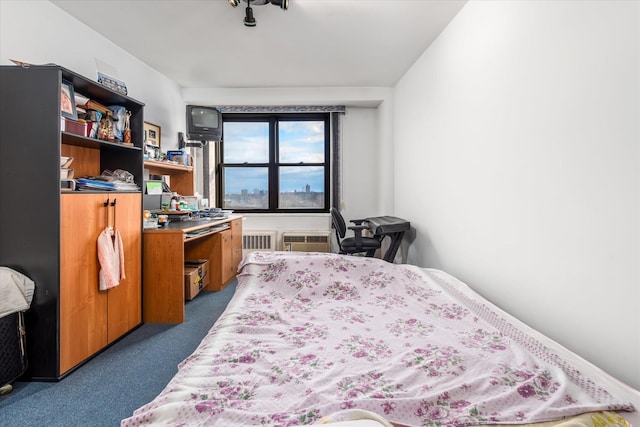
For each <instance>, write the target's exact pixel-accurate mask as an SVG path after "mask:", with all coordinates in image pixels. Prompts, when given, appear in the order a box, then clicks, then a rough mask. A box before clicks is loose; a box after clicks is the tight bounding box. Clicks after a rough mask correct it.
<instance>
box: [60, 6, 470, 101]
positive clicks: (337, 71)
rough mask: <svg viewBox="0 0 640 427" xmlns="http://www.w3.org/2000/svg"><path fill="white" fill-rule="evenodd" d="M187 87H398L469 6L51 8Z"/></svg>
mask: <svg viewBox="0 0 640 427" xmlns="http://www.w3.org/2000/svg"><path fill="white" fill-rule="evenodd" d="M52 3H53V4H55V5H57V6H58V7H60V8H61V9H63V10H64V11H66V12H67V13H68V14H70V15H72V16H74V17H75V18H76V19H78V20H79V21H81V22H83V23H85V24H86V25H88V26H89V27H91V28H93V29H94V30H95V31H97V32H98V33H100V34H102V35H103V36H104V37H106V38H107V39H109V40H111V41H112V42H113V43H115V44H116V45H118V46H119V47H121V48H122V49H124V50H125V51H127V52H129V53H130V54H132V55H133V56H135V57H137V58H139V59H140V60H142V61H143V62H145V63H146V64H148V65H149V66H151V67H152V68H154V69H156V70H158V71H159V72H160V73H162V74H164V75H165V76H167V77H168V78H170V79H172V80H173V81H175V82H176V83H178V85H180V86H181V87H184V88H205V87H207V88H211V87H220V88H237V87H244V88H251V87H339V86H352V87H359V86H364V87H366V86H371V87H393V86H395V84H396V83H397V82H398V80H399V79H400V78H401V77H402V76H403V75H404V73H405V72H406V71H407V70H408V69H409V68H410V67H411V65H412V64H413V63H414V62H415V61H416V59H418V57H419V56H420V54H422V52H424V50H425V49H426V48H427V47H428V46H429V45H430V44H431V42H432V41H433V40H434V39H435V38H436V37H437V36H438V34H440V32H441V31H442V30H443V29H444V28H445V27H446V26H447V24H448V23H449V22H450V21H451V19H452V18H453V17H454V16H455V15H456V13H457V12H458V11H459V10H460V9H461V8H462V6H463V5H464V3H465V1H463V0H439V1H436V0H290V3H289V8H288V10H282V9H281V8H280V7H279V6H274V5H271V4H266V5H252V8H253V12H254V16H255V19H256V21H257V25H256V26H255V27H245V26H244V25H243V22H242V21H243V19H244V16H245V8H246V0H243V3H241V4H240V5H239V6H238V7H237V8H233V7H231V6H230V5H229V3H228V1H227V0H162V1H151V0H99V1H86V0H52Z"/></svg>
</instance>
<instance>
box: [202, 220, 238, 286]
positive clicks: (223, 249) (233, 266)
mask: <svg viewBox="0 0 640 427" xmlns="http://www.w3.org/2000/svg"><path fill="white" fill-rule="evenodd" d="M214 246H215V248H216V251H217V252H218V253H219V254H220V256H219V257H217V258H216V259H214V260H213V264H212V266H211V270H210V271H211V281H210V283H209V287H208V288H207V289H209V290H213V291H219V290H221V289H222V288H224V287H225V286H226V285H228V284H229V282H231V281H232V280H233V279H234V278H235V277H236V273H237V270H238V265H239V264H240V261H242V218H237V219H234V220H233V221H230V222H229V229H227V230H224V231H222V232H220V233H218V234H216V235H215V237H214Z"/></svg>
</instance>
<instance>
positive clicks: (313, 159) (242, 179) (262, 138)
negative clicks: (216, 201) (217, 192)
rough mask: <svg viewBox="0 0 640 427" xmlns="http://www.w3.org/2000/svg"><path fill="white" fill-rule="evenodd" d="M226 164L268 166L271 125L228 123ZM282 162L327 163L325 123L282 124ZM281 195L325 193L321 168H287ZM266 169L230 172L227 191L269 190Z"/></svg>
mask: <svg viewBox="0 0 640 427" xmlns="http://www.w3.org/2000/svg"><path fill="white" fill-rule="evenodd" d="M224 126H225V127H224V162H225V163H237V162H245V161H247V162H249V163H251V162H256V163H262V162H268V160H269V151H268V150H269V124H268V123H265V122H227V123H225V125H224ZM279 140H280V161H281V162H283V163H299V162H305V163H321V162H324V161H325V159H324V122H299V121H290V122H280V127H279ZM280 173H281V177H280V181H281V191H285V192H287V191H303V190H304V187H305V186H306V185H307V184H309V185H310V186H311V191H319V192H322V191H324V175H323V171H322V168H318V167H286V168H282V169H281V171H280ZM266 178H267V169H266V168H257V169H248V168H242V169H240V168H238V169H227V176H226V177H225V183H226V187H227V188H226V190H227V192H229V193H239V192H240V191H241V190H243V189H246V190H249V192H253V189H254V188H257V189H261V190H266V189H267V181H266Z"/></svg>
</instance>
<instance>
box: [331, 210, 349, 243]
mask: <svg viewBox="0 0 640 427" xmlns="http://www.w3.org/2000/svg"><path fill="white" fill-rule="evenodd" d="M331 221H332V222H333V227H334V228H335V229H336V237H337V238H338V244H340V239H343V238H344V236H345V235H346V234H347V224H346V223H345V222H344V218H343V217H342V214H341V213H340V212H339V211H338V209H336V208H334V207H332V208H331Z"/></svg>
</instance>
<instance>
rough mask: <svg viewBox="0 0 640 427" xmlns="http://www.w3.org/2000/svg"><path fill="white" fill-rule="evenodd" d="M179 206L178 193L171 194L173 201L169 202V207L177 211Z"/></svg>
mask: <svg viewBox="0 0 640 427" xmlns="http://www.w3.org/2000/svg"><path fill="white" fill-rule="evenodd" d="M179 206H180V205H178V194H177V193H173V195H172V196H171V202H170V204H169V209H171V210H172V211H176V210H179Z"/></svg>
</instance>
